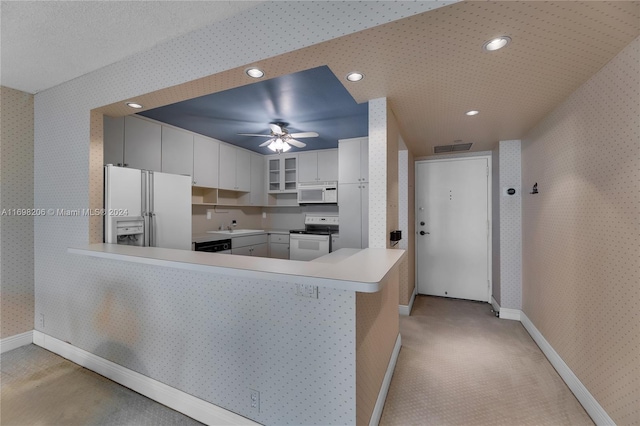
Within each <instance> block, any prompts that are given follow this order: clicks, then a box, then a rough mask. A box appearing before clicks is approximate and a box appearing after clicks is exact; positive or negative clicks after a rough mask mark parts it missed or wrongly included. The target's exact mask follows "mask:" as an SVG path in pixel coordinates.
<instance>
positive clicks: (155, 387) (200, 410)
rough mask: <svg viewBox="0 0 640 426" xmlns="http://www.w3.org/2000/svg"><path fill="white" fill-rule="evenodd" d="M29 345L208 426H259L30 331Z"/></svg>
mask: <svg viewBox="0 0 640 426" xmlns="http://www.w3.org/2000/svg"><path fill="white" fill-rule="evenodd" d="M33 336H34V338H33V343H34V344H36V345H38V346H41V347H43V348H45V349H47V350H49V351H51V352H54V353H56V354H58V355H60V356H62V357H64V358H66V359H68V360H69V361H72V362H74V363H75V364H78V365H81V366H83V367H85V368H87V369H89V370H92V371H95V372H96V373H98V374H100V375H102V376H104V377H106V378H108V379H111V380H113V381H114V382H116V383H120V384H121V385H123V386H126V387H128V388H130V389H133V390H134V391H136V392H138V393H140V394H142V395H144V396H146V397H147V398H150V399H153V400H154V401H157V402H159V403H160V404H163V405H166V406H167V407H169V408H172V409H174V410H176V411H179V412H181V413H183V414H185V415H187V416H189V417H191V418H193V419H195V420H198V421H199V422H202V423H205V424H208V425H221V424H224V425H259V423H255V422H253V421H252V420H250V419H247V418H246V417H242V416H240V415H238V414H235V413H233V412H231V411H228V410H225V409H224V408H222V407H218V406H217V405H214V404H211V403H209V402H206V401H204V400H202V399H199V398H196V397H195V396H192V395H189V394H187V393H185V392H182V391H181V390H178V389H175V388H172V387H171V386H168V385H165V384H164V383H161V382H159V381H157V380H154V379H151V378H149V377H147V376H144V375H142V374H140V373H137V372H135V371H133V370H129V369H128V368H125V367H123V366H121V365H118V364H116V363H113V362H111V361H108V360H106V359H104V358H101V357H99V356H97V355H94V354H92V353H90V352H87V351H85V350H83V349H80V348H77V347H75V346H73V345H71V344H69V343H66V342H63V341H62V340H59V339H56V338H55V337H51V336H49V335H46V334H44V333H42V332H40V331H36V330H34V331H33Z"/></svg>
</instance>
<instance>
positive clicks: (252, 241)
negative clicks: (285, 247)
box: [231, 234, 269, 257]
mask: <svg viewBox="0 0 640 426" xmlns="http://www.w3.org/2000/svg"><path fill="white" fill-rule="evenodd" d="M231 254H237V255H240V256H257V257H269V244H268V242H267V234H259V235H247V236H243V237H231Z"/></svg>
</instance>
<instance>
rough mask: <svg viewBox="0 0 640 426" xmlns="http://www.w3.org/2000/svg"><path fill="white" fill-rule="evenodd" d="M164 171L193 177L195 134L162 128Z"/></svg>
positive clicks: (171, 128)
mask: <svg viewBox="0 0 640 426" xmlns="http://www.w3.org/2000/svg"><path fill="white" fill-rule="evenodd" d="M162 171H163V172H164V173H173V174H175V175H186V176H193V133H191V132H187V131H186V130H180V129H175V128H173V127H167V126H162Z"/></svg>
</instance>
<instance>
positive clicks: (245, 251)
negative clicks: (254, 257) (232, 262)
mask: <svg viewBox="0 0 640 426" xmlns="http://www.w3.org/2000/svg"><path fill="white" fill-rule="evenodd" d="M252 247H253V246H244V247H238V248H232V249H231V254H237V255H240V256H251V248H252Z"/></svg>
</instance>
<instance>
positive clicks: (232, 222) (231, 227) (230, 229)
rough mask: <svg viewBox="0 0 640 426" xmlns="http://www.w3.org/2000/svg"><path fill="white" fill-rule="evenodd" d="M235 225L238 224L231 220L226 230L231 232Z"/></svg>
mask: <svg viewBox="0 0 640 426" xmlns="http://www.w3.org/2000/svg"><path fill="white" fill-rule="evenodd" d="M237 224H238V222H236V220H235V219H233V220H232V221H231V225H227V229H228V230H229V232H233V228H235V227H236V225H237Z"/></svg>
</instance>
